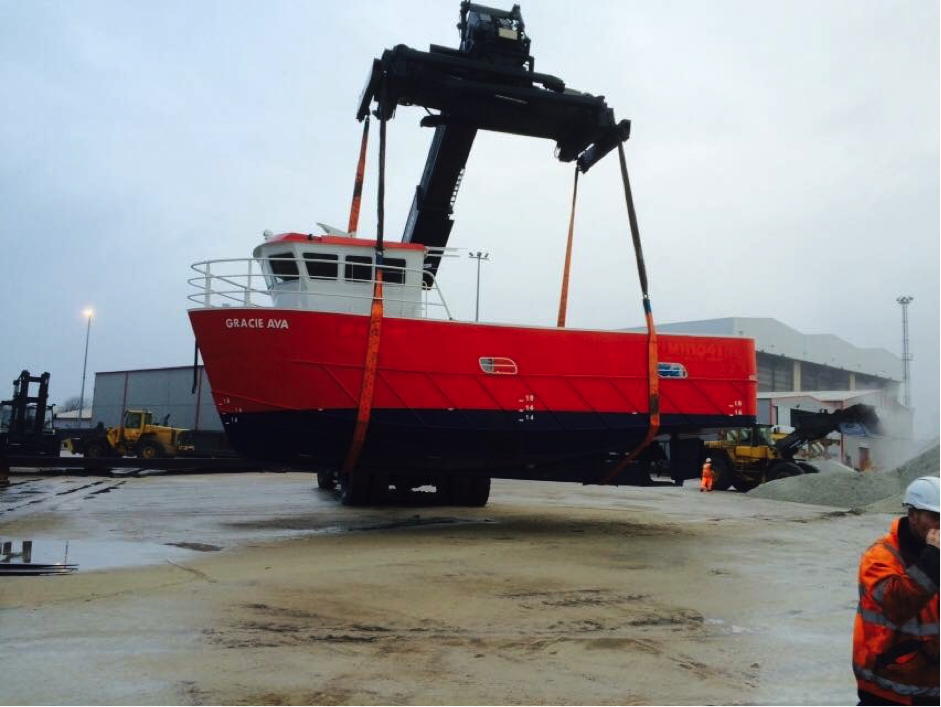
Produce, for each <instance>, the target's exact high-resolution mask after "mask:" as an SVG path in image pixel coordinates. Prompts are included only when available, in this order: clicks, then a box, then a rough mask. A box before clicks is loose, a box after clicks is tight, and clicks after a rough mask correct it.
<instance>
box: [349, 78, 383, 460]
mask: <svg viewBox="0 0 941 707" xmlns="http://www.w3.org/2000/svg"><path fill="white" fill-rule="evenodd" d="M385 86H386V82H385V81H384V80H383V84H382V101H381V102H380V105H379V182H378V185H377V192H378V194H377V202H378V203H377V205H376V217H377V219H376V220H377V223H376V267H375V277H374V281H373V293H372V306H371V307H370V311H369V332H368V335H367V339H366V361H365V363H364V365H363V384H362V388H361V389H360V393H359V406H358V409H357V412H356V427H355V428H354V431H353V441H352V443H351V444H350V449H349V451H348V452H347V455H346V460H345V461H344V462H343V473H345V474H351V473H353V470H354V469H355V468H356V464H357V462H358V461H359V455H360V452H362V450H363V443H364V442H365V441H366V430H367V429H368V427H369V418H370V416H371V414H372V403H373V397H374V394H375V390H376V369H377V367H378V364H379V341H380V338H381V334H382V315H383V303H382V265H383V232H384V230H383V229H384V226H385V187H386V89H385ZM367 120H368V118H367ZM365 143H366V130H365V128H364V129H363V147H362V148H361V150H360V169H361V168H362V165H363V162H364V161H365V152H364V151H365ZM360 169H357V182H358V183H359V186H360V187H361V186H362V183H361V181H360V179H359V175H360V173H361V172H360ZM353 199H354V201H353V203H354V206H356V199H357V197H356V195H355V194H354V197H353ZM357 218H358V214H357ZM352 222H353V215H352V214H350V223H351V226H352V225H353V223H352Z"/></svg>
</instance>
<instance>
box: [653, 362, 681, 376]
mask: <svg viewBox="0 0 941 707" xmlns="http://www.w3.org/2000/svg"><path fill="white" fill-rule="evenodd" d="M657 373H659V374H660V377H661V378H686V377H687V376H688V374H687V373H686V366H684V365H683V364H682V363H666V362H660V363H658V364H657Z"/></svg>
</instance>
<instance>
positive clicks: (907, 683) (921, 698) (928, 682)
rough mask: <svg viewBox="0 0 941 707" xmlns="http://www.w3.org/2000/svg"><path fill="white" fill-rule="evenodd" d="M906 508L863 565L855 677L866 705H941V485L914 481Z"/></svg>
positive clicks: (928, 480) (926, 478)
mask: <svg viewBox="0 0 941 707" xmlns="http://www.w3.org/2000/svg"><path fill="white" fill-rule="evenodd" d="M902 504H903V506H904V507H905V508H907V509H908V515H907V516H904V517H902V518H898V519H896V520H895V521H893V523H892V526H891V527H890V529H889V533H888V534H887V535H886V536H885V537H883V538H882V539H881V540H879V541H877V542H876V543H874V544H873V545H872V546H871V547H870V548H869V549H868V550H866V552H865V553H864V554H863V557H862V560H861V561H860V564H859V608H858V609H857V612H856V625H855V629H854V631H853V672H854V673H855V674H856V683H857V686H858V692H859V700H860V701H859V704H861V705H894V704H900V705H937V704H938V554H939V553H938V538H939V533H938V517H939V516H938V513H939V511H941V479H939V478H938V477H936V476H922V477H921V478H919V479H915V480H914V481H913V482H912V483H911V484H909V486H908V488H907V489H906V491H905V496H904V498H903V500H902Z"/></svg>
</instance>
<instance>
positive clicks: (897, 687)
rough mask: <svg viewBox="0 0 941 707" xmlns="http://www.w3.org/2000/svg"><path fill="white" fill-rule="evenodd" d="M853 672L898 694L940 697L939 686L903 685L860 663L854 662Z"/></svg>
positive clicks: (861, 678) (860, 677)
mask: <svg viewBox="0 0 941 707" xmlns="http://www.w3.org/2000/svg"><path fill="white" fill-rule="evenodd" d="M853 672H854V673H856V677H858V678H859V679H860V680H868V681H869V682H871V683H875V684H876V685H878V686H879V687H881V688H882V689H883V690H891V691H892V692H894V693H896V694H898V695H905V696H906V697H938V696H939V693H938V688H937V687H920V686H918V685H903V684H902V683H900V682H895V681H894V680H887V679H886V678H884V677H882V676H880V675H876V674H875V673H874V672H872V671H871V670H866V669H865V668H864V667H862V666H861V665H859V664H858V663H853Z"/></svg>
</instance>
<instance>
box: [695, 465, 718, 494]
mask: <svg viewBox="0 0 941 707" xmlns="http://www.w3.org/2000/svg"><path fill="white" fill-rule="evenodd" d="M715 477H716V475H715V472H714V471H713V470H712V459H711V458H707V459H706V461H705V462H703V465H702V480H701V481H700V483H699V490H700V492H702V491H712V481H713V479H715Z"/></svg>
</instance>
